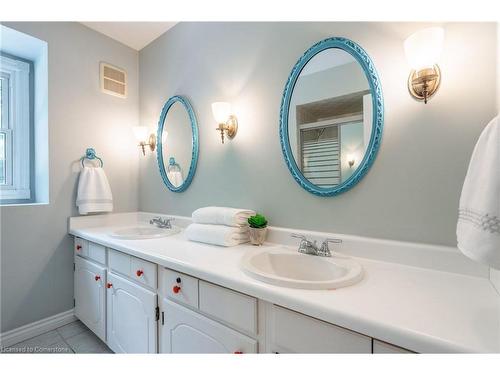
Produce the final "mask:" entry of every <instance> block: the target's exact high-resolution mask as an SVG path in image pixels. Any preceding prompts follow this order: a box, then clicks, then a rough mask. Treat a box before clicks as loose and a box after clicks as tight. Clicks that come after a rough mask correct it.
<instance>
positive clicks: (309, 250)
mask: <svg viewBox="0 0 500 375" xmlns="http://www.w3.org/2000/svg"><path fill="white" fill-rule="evenodd" d="M292 237H295V238H300V244H299V249H298V252H299V253H303V254H309V255H317V256H320V257H331V256H332V253H331V251H330V248H329V247H328V244H329V243H342V240H341V239H338V238H327V239H325V240H324V241H323V243H322V244H321V246H320V247H318V244H317V242H316V241H314V242H311V241H310V240H308V239H307V238H306V237H305V236H304V235H302V234H296V233H292Z"/></svg>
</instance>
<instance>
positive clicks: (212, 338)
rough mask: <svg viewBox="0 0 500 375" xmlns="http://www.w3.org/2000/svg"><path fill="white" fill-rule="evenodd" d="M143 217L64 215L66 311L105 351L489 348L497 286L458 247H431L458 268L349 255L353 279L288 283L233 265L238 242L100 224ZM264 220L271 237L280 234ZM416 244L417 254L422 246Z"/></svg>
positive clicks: (498, 332)
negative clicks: (71, 298) (71, 280)
mask: <svg viewBox="0 0 500 375" xmlns="http://www.w3.org/2000/svg"><path fill="white" fill-rule="evenodd" d="M151 217H153V215H151V214H145V213H130V214H112V215H104V216H95V217H78V218H71V219H70V234H72V235H73V236H75V240H74V252H75V315H76V316H77V317H78V318H79V319H80V320H81V321H82V322H83V323H84V324H86V325H87V326H88V327H89V328H90V329H91V330H92V331H93V332H94V333H95V334H96V335H97V336H99V337H100V338H101V339H102V340H103V341H105V342H106V343H107V344H108V346H109V347H110V348H111V349H112V350H113V351H114V352H117V353H158V352H159V353H237V354H238V353H410V352H500V329H499V328H500V296H499V295H498V294H497V293H496V291H495V290H494V288H493V286H492V285H491V284H490V283H489V281H488V279H487V278H485V277H480V274H481V272H483V270H482V269H481V268H477V267H475V265H474V264H473V263H468V261H466V260H465V258H464V259H462V258H460V257H458V255H459V254H455V253H453V252H450V253H449V254H446V252H445V251H444V249H436V250H435V251H436V252H439V250H441V253H440V254H439V255H440V256H441V257H443V256H449V257H450V258H449V259H448V264H449V260H450V259H451V260H452V262H451V263H452V264H454V266H453V267H455V269H456V270H460V271H461V273H452V272H443V271H442V270H437V269H429V268H421V267H420V266H421V264H415V265H417V266H419V267H415V265H407V264H402V262H399V263H398V261H397V260H396V262H392V263H391V262H387V261H380V260H370V259H363V258H357V259H356V260H357V261H359V263H360V264H361V265H362V266H363V268H364V274H365V275H364V278H363V280H361V281H360V282H359V283H358V284H355V285H352V286H348V287H345V288H339V289H334V290H304V289H292V288H285V287H279V286H274V285H270V284H267V283H264V282H261V281H258V280H256V279H253V278H251V277H250V276H248V275H247V274H246V273H245V272H244V271H243V270H242V267H241V265H242V261H243V259H244V256H245V254H247V253H248V252H250V251H253V250H254V249H255V247H252V246H250V245H243V246H237V247H232V248H222V247H217V246H211V245H204V244H199V243H193V242H189V241H187V240H186V239H185V238H184V237H183V233H182V232H181V233H176V234H172V235H171V236H167V237H161V238H153V239H144V240H141V239H139V240H120V239H117V238H114V237H112V236H110V235H109V233H111V232H113V231H115V230H117V229H120V228H125V227H127V226H129V227H130V226H131V225H137V224H138V223H143V224H144V223H147V222H148V220H149V218H151ZM183 220H184V221H185V222H188V220H189V219H188V218H177V221H178V222H179V223H180V224H179V225H181V226H183V225H182V222H183ZM273 230H274V233H271V234H270V239H271V240H276V241H277V242H278V241H279V239H280V238H281V237H280V236H282V237H283V238H285V237H284V236H285V235H286V236H288V233H287V230H283V229H272V230H271V232H273ZM311 233H312V232H311ZM373 241H375V242H374V244H373V248H372V249H369V250H370V251H372V252H373V253H380V249H381V245H386V247H388V248H390V247H391V246H393V247H394V246H397V245H398V244H399V246H400V253H404V252H405V249H404V247H405V246H408V245H404V244H403V243H392V245H391V243H390V241H380V240H373ZM377 241H378V243H376V242H377ZM368 242H369V241H367V242H366V243H368ZM381 242H386V243H385V244H384V243H381ZM365 245H366V244H365ZM275 246H277V243H273V242H271V243H269V244H266V245H264V246H263V247H262V248H265V247H269V248H270V249H272V248H273V247H275ZM342 246H344V247H345V250H346V252H347V253H349V252H350V250H349V249H350V248H352V247H356V239H355V238H354V237H352V238H351V237H348V236H346V237H345V238H344V244H343V245H342ZM415 246H417V245H415ZM421 246H422V245H421ZM382 247H383V246H382ZM290 249H291V251H293V248H290ZM339 249H340V251H342V247H340V248H339ZM424 250H425V251H424ZM424 250H422V251H421V254H422V256H423V259H421V261H422V262H425V259H424V258H425V255H424V254H425V252H426V251H427V252H428V251H430V250H431V249H429V246H427V247H426V248H425V249H424ZM434 255H435V254H434ZM434 259H436V258H434ZM393 260H394V259H393ZM436 264H437V266H439V260H438V261H437V262H436ZM457 326H460V327H461V329H460V330H457V329H456V327H457Z"/></svg>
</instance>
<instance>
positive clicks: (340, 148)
mask: <svg viewBox="0 0 500 375" xmlns="http://www.w3.org/2000/svg"><path fill="white" fill-rule="evenodd" d="M383 122H384V104H383V97H382V89H381V86H380V80H379V78H378V75H377V72H376V70H375V67H374V65H373V62H372V61H371V59H370V57H369V56H368V54H367V53H366V52H365V51H364V50H363V48H361V47H360V46H359V45H358V44H356V43H355V42H353V41H351V40H349V39H346V38H338V37H334V38H328V39H325V40H322V41H320V42H318V43H316V44H315V45H313V46H312V47H311V48H309V49H308V50H307V51H306V52H305V53H304V55H303V56H302V57H301V58H300V59H299V60H298V61H297V63H296V64H295V66H294V67H293V69H292V72H291V73H290V76H289V77H288V80H287V82H286V85H285V90H284V93H283V98H282V101H281V110H280V142H281V148H282V151H283V155H284V158H285V162H286V164H287V166H288V169H290V172H291V173H292V175H293V177H294V178H295V180H296V181H297V182H298V183H299V184H300V185H301V186H302V187H303V188H304V189H306V190H307V191H309V192H311V193H313V194H316V195H320V196H334V195H338V194H340V193H343V192H345V191H346V190H348V189H350V188H352V187H353V186H354V185H356V184H357V183H358V182H359V181H360V180H361V178H363V176H364V175H365V174H366V173H367V171H368V170H369V168H370V167H371V165H372V164H373V161H374V160H375V156H376V155H377V151H378V149H379V147H380V141H381V137H382V128H383Z"/></svg>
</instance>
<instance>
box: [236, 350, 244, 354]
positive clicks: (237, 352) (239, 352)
mask: <svg viewBox="0 0 500 375" xmlns="http://www.w3.org/2000/svg"><path fill="white" fill-rule="evenodd" d="M234 354H243V352H241V351H239V350H237V351H235V352H234Z"/></svg>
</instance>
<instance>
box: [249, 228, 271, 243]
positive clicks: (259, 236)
mask: <svg viewBox="0 0 500 375" xmlns="http://www.w3.org/2000/svg"><path fill="white" fill-rule="evenodd" d="M266 234H267V227H266V228H250V242H251V243H252V245H256V246H260V245H262V244H263V243H264V241H265V240H266Z"/></svg>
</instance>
